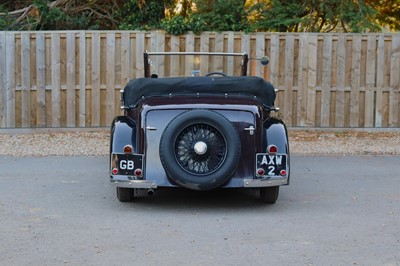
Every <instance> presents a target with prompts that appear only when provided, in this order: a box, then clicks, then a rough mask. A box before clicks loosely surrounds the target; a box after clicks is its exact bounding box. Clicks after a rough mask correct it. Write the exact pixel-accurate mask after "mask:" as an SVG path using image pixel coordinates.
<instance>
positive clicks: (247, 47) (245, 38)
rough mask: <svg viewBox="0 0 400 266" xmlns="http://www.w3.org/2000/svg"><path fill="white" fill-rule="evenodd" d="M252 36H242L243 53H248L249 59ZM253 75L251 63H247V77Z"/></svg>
mask: <svg viewBox="0 0 400 266" xmlns="http://www.w3.org/2000/svg"><path fill="white" fill-rule="evenodd" d="M250 51H251V50H250V34H246V33H243V34H242V51H241V52H242V53H246V54H247V55H248V56H249V58H250V57H251V55H250ZM250 73H251V63H250V62H249V63H247V72H246V76H249V75H250Z"/></svg>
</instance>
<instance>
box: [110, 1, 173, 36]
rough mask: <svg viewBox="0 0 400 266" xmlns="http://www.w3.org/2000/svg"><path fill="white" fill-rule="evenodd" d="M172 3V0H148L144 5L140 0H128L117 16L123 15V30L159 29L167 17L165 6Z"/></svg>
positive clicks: (121, 25) (121, 27)
mask: <svg viewBox="0 0 400 266" xmlns="http://www.w3.org/2000/svg"><path fill="white" fill-rule="evenodd" d="M171 4H172V1H171V0H167V1H157V0H148V1H146V3H145V4H144V5H142V4H141V1H138V0H129V1H126V2H125V4H124V7H123V8H122V10H121V11H120V12H118V13H117V16H118V17H121V24H120V26H119V28H120V29H122V30H151V29H159V28H161V22H162V20H163V19H164V18H165V13H164V11H165V8H166V7H167V6H169V5H171Z"/></svg>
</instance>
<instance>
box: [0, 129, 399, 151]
mask: <svg viewBox="0 0 400 266" xmlns="http://www.w3.org/2000/svg"><path fill="white" fill-rule="evenodd" d="M3 131H4V130H3ZM109 134H110V133H109V131H108V129H104V130H94V131H88V130H72V129H70V130H68V131H55V130H51V131H50V130H49V131H45V130H44V131H42V132H36V131H35V130H31V132H30V131H29V130H27V131H25V132H24V131H18V130H15V132H12V131H9V132H0V156H106V155H108V152H109ZM289 143H290V151H291V153H292V154H303V155H304V154H308V155H327V154H341V155H400V131H399V130H398V129H394V130H392V131H389V130H385V131H376V130H372V131H370V132H368V131H357V130H355V131H344V130H340V131H335V130H332V129H331V130H326V131H321V130H299V129H294V130H291V129H289Z"/></svg>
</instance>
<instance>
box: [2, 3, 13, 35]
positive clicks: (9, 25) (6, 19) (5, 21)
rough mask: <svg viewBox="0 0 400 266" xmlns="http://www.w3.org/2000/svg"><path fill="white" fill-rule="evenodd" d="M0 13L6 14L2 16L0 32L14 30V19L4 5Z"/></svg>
mask: <svg viewBox="0 0 400 266" xmlns="http://www.w3.org/2000/svg"><path fill="white" fill-rule="evenodd" d="M0 12H1V13H5V15H3V16H0V31H3V30H12V29H13V24H14V18H13V17H12V16H10V15H9V14H8V12H7V10H6V8H4V7H3V6H2V5H0Z"/></svg>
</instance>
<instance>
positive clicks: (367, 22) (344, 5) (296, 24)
mask: <svg viewBox="0 0 400 266" xmlns="http://www.w3.org/2000/svg"><path fill="white" fill-rule="evenodd" d="M257 8H258V9H259V10H260V13H261V14H262V15H261V17H260V18H259V20H258V21H257V22H256V24H255V25H256V27H255V28H256V30H269V31H282V32H285V31H289V32H293V31H294V32H303V31H307V32H330V31H342V32H364V31H373V32H375V31H379V30H380V26H379V24H378V23H377V21H376V20H375V16H376V14H377V11H376V10H374V9H373V8H372V7H371V6H369V5H368V4H366V3H365V2H364V1H363V0H359V1H353V0H305V1H297V0H272V1H271V2H270V3H264V4H259V5H258V6H257Z"/></svg>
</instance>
